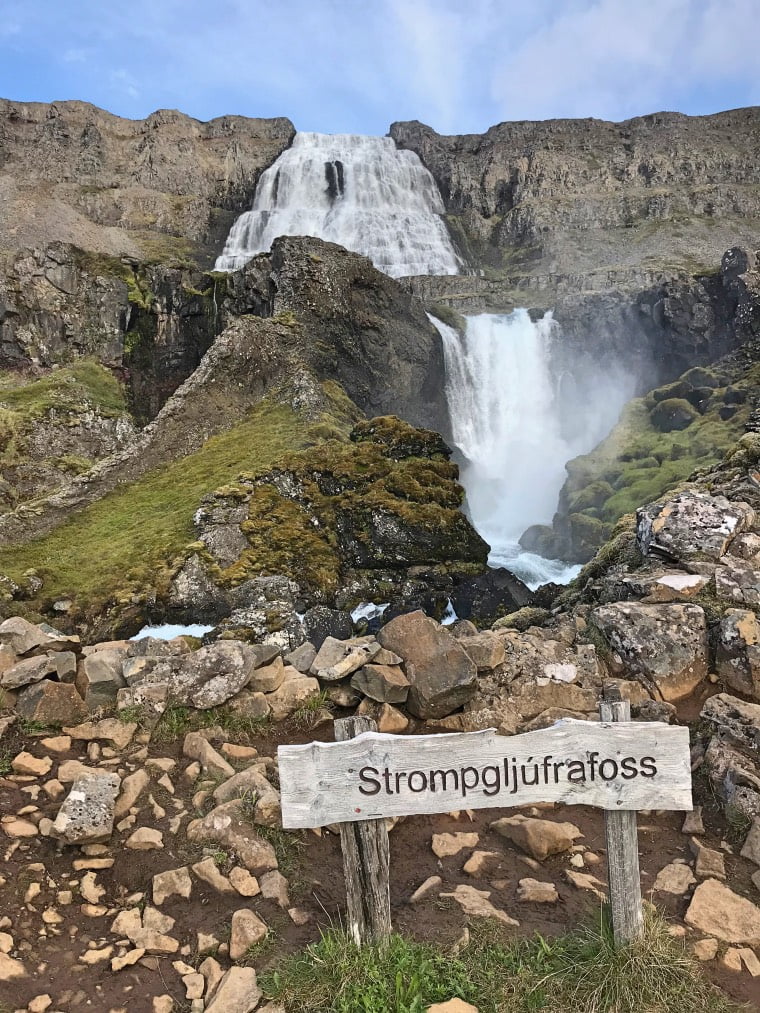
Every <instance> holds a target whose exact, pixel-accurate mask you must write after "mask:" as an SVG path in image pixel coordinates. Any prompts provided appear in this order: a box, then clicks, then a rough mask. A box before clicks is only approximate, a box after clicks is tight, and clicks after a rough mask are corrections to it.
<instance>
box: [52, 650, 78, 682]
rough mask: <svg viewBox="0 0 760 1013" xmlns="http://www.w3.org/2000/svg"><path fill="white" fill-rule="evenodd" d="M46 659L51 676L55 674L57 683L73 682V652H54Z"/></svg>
mask: <svg viewBox="0 0 760 1013" xmlns="http://www.w3.org/2000/svg"><path fill="white" fill-rule="evenodd" d="M48 657H49V659H50V664H51V669H52V670H51V675H52V674H55V676H56V677H57V679H58V681H59V682H74V680H75V679H76V674H77V656H76V654H74V652H73V651H56V653H55V654H49V655H48Z"/></svg>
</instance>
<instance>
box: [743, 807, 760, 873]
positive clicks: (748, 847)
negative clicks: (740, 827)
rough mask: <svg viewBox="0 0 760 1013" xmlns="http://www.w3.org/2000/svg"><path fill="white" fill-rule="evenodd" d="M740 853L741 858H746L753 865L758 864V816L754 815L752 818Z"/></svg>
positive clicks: (759, 850) (759, 862) (759, 843)
mask: <svg viewBox="0 0 760 1013" xmlns="http://www.w3.org/2000/svg"><path fill="white" fill-rule="evenodd" d="M740 854H741V856H742V858H747V859H749V861H750V862H754V864H755V865H760V816H756V817H755V818H754V819H753V820H752V825H751V826H750V828H749V833H748V834H747V836H746V837H745V839H744V844H743V846H742V850H741V852H740Z"/></svg>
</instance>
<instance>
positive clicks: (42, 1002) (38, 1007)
mask: <svg viewBox="0 0 760 1013" xmlns="http://www.w3.org/2000/svg"><path fill="white" fill-rule="evenodd" d="M52 1005H53V1000H52V999H51V998H50V996H49V995H48V994H47V992H45V993H44V994H43V995H36V996H35V997H34V999H32V1000H31V1001H30V1002H29V1005H28V1006H27V1007H26V1008H27V1009H28V1010H29V1013H45V1010H48V1009H50V1007H51V1006H52Z"/></svg>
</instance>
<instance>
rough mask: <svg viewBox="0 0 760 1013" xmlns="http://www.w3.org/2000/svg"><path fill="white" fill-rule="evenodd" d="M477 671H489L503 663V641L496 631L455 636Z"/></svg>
mask: <svg viewBox="0 0 760 1013" xmlns="http://www.w3.org/2000/svg"><path fill="white" fill-rule="evenodd" d="M457 640H458V641H459V643H460V644H461V645H462V647H463V648H464V649H465V651H466V652H467V654H469V656H470V657H471V658H472V660H473V661H474V662H475V664H476V666H477V669H478V671H479V672H490V671H492V670H493V669H494V668H498V667H499V665H501V664H503V663H504V658H505V650H504V641H503V640H502V639H501V637H499V636H498V635H497V634H496V633H492V632H491V631H490V630H486V631H484V632H483V633H476V634H474V635H473V636H469V637H462V636H460V637H457Z"/></svg>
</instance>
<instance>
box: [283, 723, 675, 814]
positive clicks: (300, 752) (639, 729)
mask: <svg viewBox="0 0 760 1013" xmlns="http://www.w3.org/2000/svg"><path fill="white" fill-rule="evenodd" d="M278 756H279V770H280V785H281V790H282V813H283V826H285V827H290V828H296V827H318V826H324V825H325V824H328V823H339V822H344V821H353V820H367V819H379V818H382V817H388V816H404V815H414V814H416V813H440V812H448V811H450V810H452V809H462V808H468V809H483V808H494V807H505V806H520V805H525V804H528V803H535V802H563V803H565V804H568V805H591V806H598V807H600V808H603V809H610V810H617V811H620V810H627V809H631V810H633V809H680V810H688V809H691V808H692V801H691V770H690V762H689V732H688V729H687V728H680V727H673V726H670V725H666V724H662V723H660V722H622V723H615V724H612V723H608V722H592V721H572V720H565V721H561V722H559V723H558V724H556V725H554V726H553V727H552V728H546V729H542V730H540V731H535V732H526V733H525V734H523V735H512V736H504V735H497V734H496V733H495V732H494V731H493V730H489V731H484V732H467V733H459V734H451V735H420V736H407V735H385V734H381V733H377V732H368V733H364V734H362V735H359V736H358V737H357V738H353V739H350V740H349V741H344V742H335V743H324V742H312V743H309V744H308V745H305V746H280V748H279V750H278Z"/></svg>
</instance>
